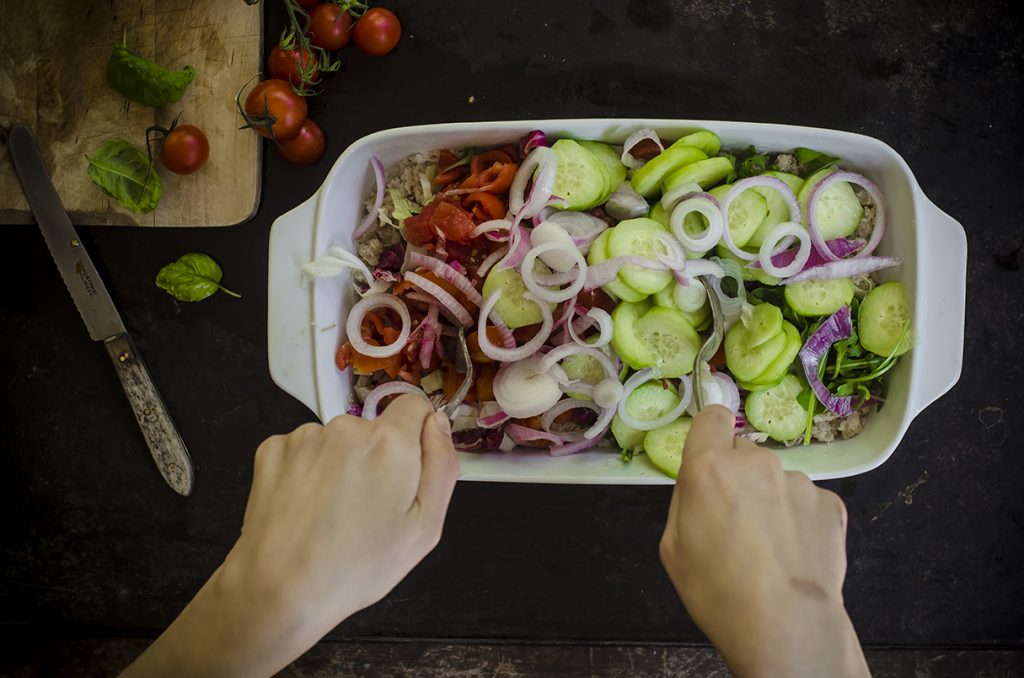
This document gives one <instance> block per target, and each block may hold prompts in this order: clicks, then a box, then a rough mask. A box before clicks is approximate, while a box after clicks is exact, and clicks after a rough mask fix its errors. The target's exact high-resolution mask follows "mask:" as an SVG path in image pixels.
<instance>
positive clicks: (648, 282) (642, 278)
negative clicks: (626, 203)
mask: <svg viewBox="0 0 1024 678" xmlns="http://www.w3.org/2000/svg"><path fill="white" fill-rule="evenodd" d="M608 230H609V231H611V235H610V236H609V237H608V256H609V257H619V256H624V255H631V254H632V255H637V256H641V257H646V258H648V259H652V260H653V259H655V252H656V251H657V249H659V248H664V245H663V244H661V243H659V242H658V240H657V239H656V238H655V234H656V233H667V232H668V229H667V228H665V227H664V226H662V225H661V224H660V223H658V222H657V221H655V220H654V219H647V218H646V217H640V218H638V219H627V220H626V221H620V222H619V224H618V226H614V227H612V228H610V229H608ZM619 280H621V281H622V282H624V283H626V284H627V285H629V286H630V287H632V288H633V289H634V290H636V291H637V292H640V293H641V294H654V293H655V292H657V291H658V290H661V289H663V288H664V287H665V286H666V285H668V284H669V283H670V282H672V272H671V271H653V270H651V269H647V268H640V267H639V266H624V267H623V268H622V269H621V270H620V271H619Z"/></svg>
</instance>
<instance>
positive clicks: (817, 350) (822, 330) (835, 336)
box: [800, 305, 853, 417]
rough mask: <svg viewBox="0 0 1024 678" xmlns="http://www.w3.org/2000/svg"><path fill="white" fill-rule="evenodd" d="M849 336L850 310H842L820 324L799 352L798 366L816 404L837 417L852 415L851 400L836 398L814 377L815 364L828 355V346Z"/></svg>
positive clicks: (847, 307) (851, 333)
mask: <svg viewBox="0 0 1024 678" xmlns="http://www.w3.org/2000/svg"><path fill="white" fill-rule="evenodd" d="M852 336H853V322H852V321H851V319H850V307H849V306H845V305H844V306H843V307H842V308H840V309H839V310H838V311H836V312H835V313H834V314H832V316H831V317H830V318H829V319H828V320H826V321H825V322H823V323H822V324H821V327H819V328H818V329H817V331H815V333H814V334H812V335H811V336H809V337H808V338H807V343H806V344H804V346H803V348H801V349H800V364H801V365H802V366H803V368H804V376H806V377H807V383H808V384H809V385H810V387H811V390H812V391H814V395H815V396H816V397H817V398H818V402H820V403H821V404H822V405H824V406H825V407H826V408H828V410H829V411H830V412H832V413H834V414H837V415H839V416H840V417H845V416H846V415H848V414H850V412H852V411H853V396H852V395H848V396H837V395H835V394H834V393H832V392H831V391H829V390H828V387H827V386H826V385H825V383H824V382H823V381H822V380H821V377H819V376H818V363H819V362H820V361H821V359H822V357H823V356H824V355H825V354H826V353H827V352H828V349H829V347H830V346H832V344H834V343H835V342H837V341H841V340H843V339H848V338H850V337H852Z"/></svg>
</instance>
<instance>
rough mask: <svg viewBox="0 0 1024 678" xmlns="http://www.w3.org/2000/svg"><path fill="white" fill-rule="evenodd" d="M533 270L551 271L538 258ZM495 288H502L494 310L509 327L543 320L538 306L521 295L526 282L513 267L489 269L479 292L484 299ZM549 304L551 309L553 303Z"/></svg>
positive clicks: (539, 271)
mask: <svg viewBox="0 0 1024 678" xmlns="http://www.w3.org/2000/svg"><path fill="white" fill-rule="evenodd" d="M533 270H534V272H535V273H551V269H550V268H548V267H547V266H545V265H544V262H542V261H540V260H539V259H538V260H537V261H535V262H534V265H533ZM497 289H500V290H502V293H501V297H499V298H498V302H497V303H496V304H495V305H494V312H495V313H497V314H498V317H499V318H501V321H502V322H503V323H505V324H506V325H508V326H509V327H510V328H512V329H515V328H517V327H526V326H527V325H536V324H537V323H540V322H543V321H544V316H543V315H542V314H541V311H540V306H538V305H537V304H536V303H535V302H533V301H530V300H529V299H526V298H524V297H523V294H524V293H525V292H526V283H524V282H523V276H521V275H519V272H518V271H516V270H515V269H514V268H506V269H502V270H498V268H497V267H494V268H492V269H491V271H490V272H489V273H488V274H487V278H486V279H485V280H484V289H483V291H482V292H481V294H483V296H484V298H485V299H486V298H487V297H488V296H490V295H491V294H492V293H493V292H494V290H497ZM550 306H551V310H552V311H553V310H554V309H555V304H551V305H550Z"/></svg>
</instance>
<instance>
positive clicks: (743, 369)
mask: <svg viewBox="0 0 1024 678" xmlns="http://www.w3.org/2000/svg"><path fill="white" fill-rule="evenodd" d="M785 349H786V333H785V332H783V331H780V332H779V333H778V334H776V335H775V336H774V337H772V338H771V339H769V340H768V341H766V342H764V343H763V344H761V345H760V346H756V347H755V346H751V344H750V332H748V331H747V328H746V327H744V326H743V323H736V324H735V325H733V326H732V328H731V329H730V330H729V331H728V332H726V333H725V364H726V366H727V367H728V368H729V371H730V372H732V375H733V376H734V377H736V378H737V379H738V380H740V381H753V380H754V379H755V378H757V376H758V375H760V374H761V373H762V372H764V371H765V370H766V369H768V367H769V366H770V365H771V364H772V363H773V362H775V360H776V359H777V358H778V357H779V356H780V355H782V352H783V351H784V350H785Z"/></svg>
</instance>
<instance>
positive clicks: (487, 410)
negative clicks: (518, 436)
mask: <svg viewBox="0 0 1024 678" xmlns="http://www.w3.org/2000/svg"><path fill="white" fill-rule="evenodd" d="M509 419H511V417H510V416H509V415H508V413H507V412H505V411H504V410H502V409H501V405H499V404H498V403H497V402H496V401H494V400H489V401H487V402H485V403H484V404H482V405H481V406H480V416H478V417H477V419H476V424H477V426H479V427H480V428H487V429H492V428H498V427H499V426H501V425H502V424H504V423H505V422H506V421H508V420H509Z"/></svg>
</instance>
